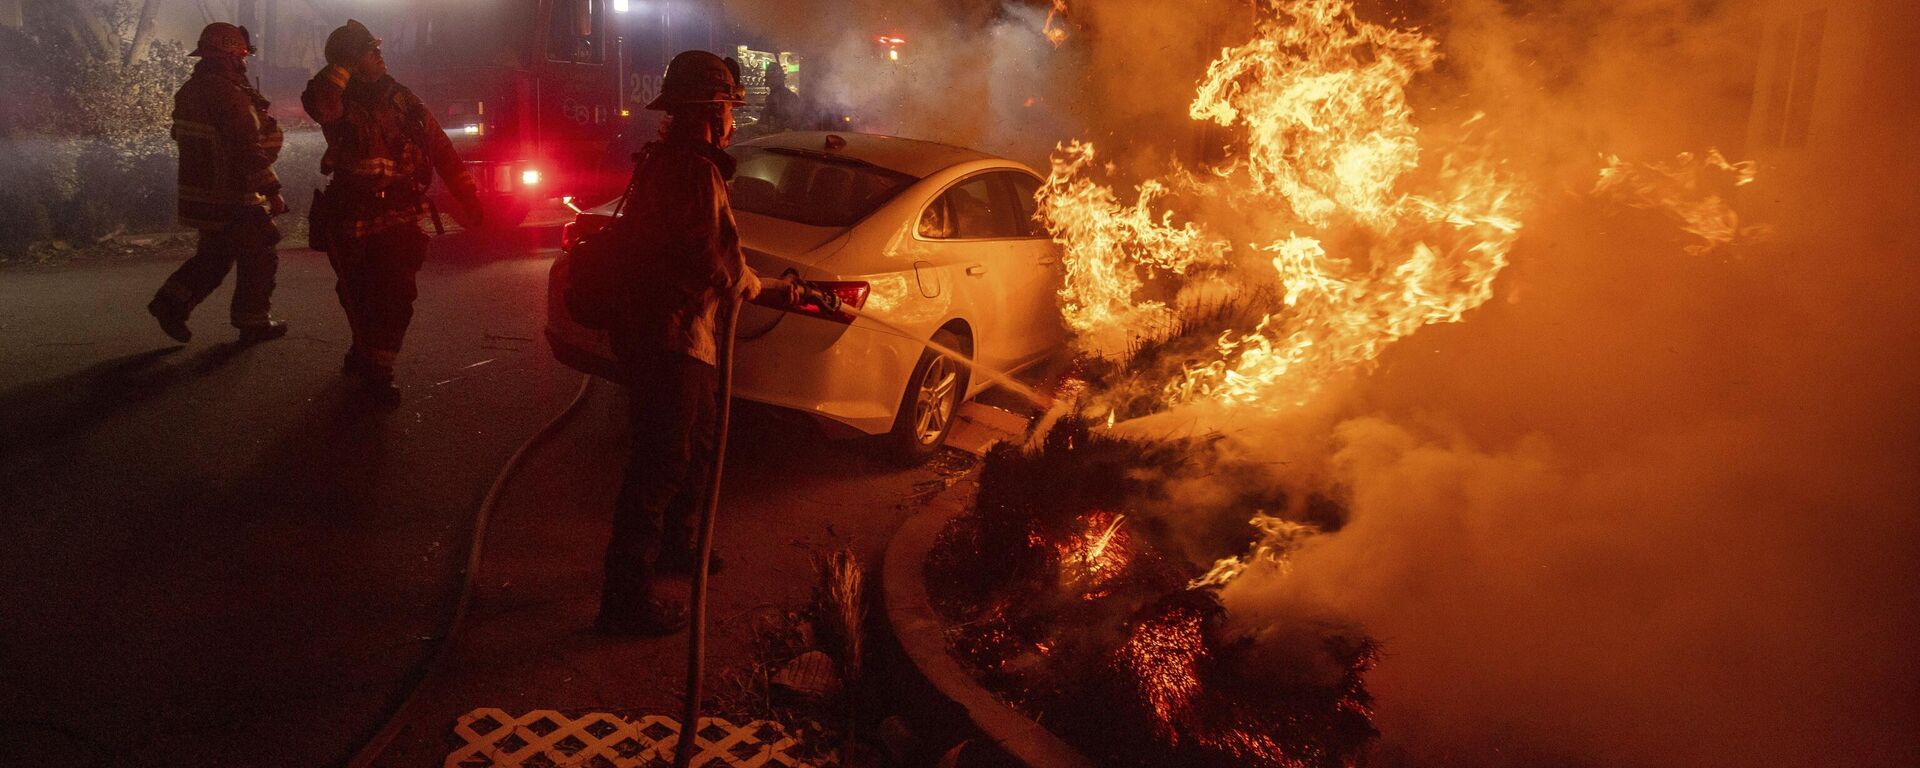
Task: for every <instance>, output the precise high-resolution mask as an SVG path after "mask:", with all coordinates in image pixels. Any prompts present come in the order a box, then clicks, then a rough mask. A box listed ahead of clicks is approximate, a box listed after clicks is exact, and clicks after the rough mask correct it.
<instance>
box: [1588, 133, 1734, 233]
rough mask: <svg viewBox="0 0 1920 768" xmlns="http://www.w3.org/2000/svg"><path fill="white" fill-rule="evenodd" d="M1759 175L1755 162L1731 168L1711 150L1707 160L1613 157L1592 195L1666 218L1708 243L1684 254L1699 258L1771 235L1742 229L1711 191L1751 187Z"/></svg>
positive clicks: (1688, 156)
mask: <svg viewBox="0 0 1920 768" xmlns="http://www.w3.org/2000/svg"><path fill="white" fill-rule="evenodd" d="M1757 171H1758V168H1757V166H1756V164H1755V163H1754V162H1753V161H1752V160H1747V161H1744V162H1739V163H1729V162H1727V158H1726V157H1724V156H1722V155H1721V154H1720V150H1718V149H1709V150H1707V154H1706V155H1705V156H1704V157H1696V156H1695V155H1694V154H1693V153H1692V152H1682V153H1680V155H1679V156H1678V157H1676V158H1674V160H1673V162H1658V161H1655V162H1647V163H1635V162H1629V161H1625V160H1621V159H1620V158H1619V157H1615V156H1611V155H1610V156H1608V157H1607V167H1605V168H1602V169H1601V170H1600V180H1599V181H1598V182H1595V183H1594V185H1593V194H1594V195H1595V196H1597V197H1601V198H1603V199H1609V200H1614V201H1616V202H1619V203H1621V204H1623V205H1626V206H1628V207H1631V208H1641V209H1649V210H1657V211H1662V212H1664V213H1666V214H1667V216H1668V217H1669V218H1671V219H1673V220H1674V221H1675V222H1677V223H1678V224H1679V225H1680V228H1681V229H1683V230H1685V231H1687V232H1689V233H1691V234H1694V235H1697V236H1699V237H1700V239H1701V240H1704V241H1706V243H1705V244H1704V245H1691V246H1688V247H1687V249H1686V251H1687V253H1690V254H1694V255H1701V254H1706V253H1710V252H1712V251H1713V250H1714V249H1716V248H1719V247H1721V246H1725V245H1731V244H1734V243H1737V242H1744V241H1751V240H1754V239H1758V238H1761V237H1765V236H1766V235H1767V233H1768V228H1767V227H1765V226H1746V227H1743V226H1741V225H1740V215H1739V214H1738V213H1735V212H1734V210H1733V207H1732V206H1731V205H1729V204H1728V203H1727V201H1726V200H1725V199H1723V198H1721V197H1720V195H1718V194H1716V193H1715V192H1713V191H1712V189H1711V187H1712V185H1713V184H1715V183H1723V184H1726V185H1728V186H1732V187H1743V186H1746V185H1748V184H1752V183H1753V180H1754V177H1755V175H1756V173H1757Z"/></svg>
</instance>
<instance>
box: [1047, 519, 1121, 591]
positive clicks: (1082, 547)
mask: <svg viewBox="0 0 1920 768" xmlns="http://www.w3.org/2000/svg"><path fill="white" fill-rule="evenodd" d="M1126 521H1127V516H1126V515H1116V514H1114V513H1112V512H1094V513H1093V514H1090V515H1085V516H1083V517H1081V518H1080V520H1079V523H1080V524H1081V527H1082V532H1081V533H1079V534H1076V535H1074V536H1073V537H1071V538H1069V539H1068V540H1067V541H1065V542H1062V543H1061V544H1060V545H1059V547H1058V551H1059V553H1060V572H1061V575H1062V576H1063V577H1064V578H1065V580H1066V581H1067V582H1068V583H1069V584H1070V585H1073V586H1076V587H1079V588H1080V590H1081V595H1080V596H1081V598H1082V599H1086V600H1095V599H1098V598H1100V597H1103V596H1105V594H1106V593H1105V591H1104V590H1102V589H1101V587H1102V586H1104V585H1105V584H1107V583H1108V582H1110V581H1112V580H1113V579H1114V577H1116V576H1119V575H1120V573H1121V572H1122V571H1124V570H1126V568H1127V563H1128V562H1130V561H1131V560H1132V559H1133V554H1132V542H1131V539H1130V537H1129V536H1128V535H1127V534H1126V533H1125V532H1124V531H1122V530H1121V528H1120V525H1121V524H1122V523H1125V522H1126Z"/></svg>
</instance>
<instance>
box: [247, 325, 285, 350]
mask: <svg viewBox="0 0 1920 768" xmlns="http://www.w3.org/2000/svg"><path fill="white" fill-rule="evenodd" d="M285 335H287V321H285V320H268V321H266V322H264V323H261V324H259V325H248V326H242V327H241V328H240V343H241V344H258V343H260V342H263V341H273V340H274V339H277V338H280V337H282V336H285Z"/></svg>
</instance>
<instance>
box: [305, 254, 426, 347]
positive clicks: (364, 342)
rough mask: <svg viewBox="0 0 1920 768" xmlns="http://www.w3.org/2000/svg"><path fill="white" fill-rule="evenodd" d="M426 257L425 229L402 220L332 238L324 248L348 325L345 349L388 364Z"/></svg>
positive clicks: (406, 320)
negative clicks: (386, 226) (348, 339)
mask: <svg viewBox="0 0 1920 768" xmlns="http://www.w3.org/2000/svg"><path fill="white" fill-rule="evenodd" d="M426 259H427V234H426V233H425V232H422V231H420V228H419V227H418V226H417V225H413V224H407V225H402V226H398V227H394V228H392V229H387V230H383V231H380V232H375V233H373V234H371V235H367V236H366V237H356V238H335V239H334V241H333V243H332V247H331V248H330V249H329V250H328V251H327V261H328V262H329V263H331V264H332V265H333V274H334V276H335V277H336V278H338V280H337V281H336V282H335V283H334V292H335V293H337V294H339V295H340V308H341V309H344V310H346V312H347V326H348V327H349V328H351V329H352V330H353V348H352V349H350V350H348V354H349V355H352V356H355V357H357V358H359V359H360V360H361V361H363V362H366V363H370V364H372V365H373V366H375V367H378V368H385V369H390V368H392V367H393V361H394V359H395V358H397V357H399V356H400V344H401V342H403V341H405V340H406V338H407V326H408V324H410V323H412V322H413V300H414V298H415V297H417V296H419V289H418V287H417V286H416V285H415V282H414V278H415V276H416V275H417V274H419V272H420V265H421V264H422V263H424V262H425V261H426Z"/></svg>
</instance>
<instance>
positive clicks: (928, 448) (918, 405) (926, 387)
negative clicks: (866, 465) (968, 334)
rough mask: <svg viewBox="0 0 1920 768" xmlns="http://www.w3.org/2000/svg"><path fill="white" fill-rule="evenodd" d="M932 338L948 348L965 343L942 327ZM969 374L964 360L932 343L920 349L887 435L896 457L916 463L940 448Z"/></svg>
mask: <svg viewBox="0 0 1920 768" xmlns="http://www.w3.org/2000/svg"><path fill="white" fill-rule="evenodd" d="M933 342H934V343H935V344H939V345H940V346H943V347H947V348H948V349H963V348H964V344H965V343H964V342H963V341H962V340H961V339H960V336H959V335H958V334H955V333H953V332H952V331H945V330H943V331H940V332H939V333H936V334H934V335H933ZM968 374H969V370H968V368H967V366H966V365H965V364H963V363H960V362H958V361H956V360H954V359H953V358H950V357H948V356H946V355H945V354H942V353H940V352H938V351H936V350H935V349H934V348H932V347H928V348H927V349H925V350H924V351H922V352H921V353H920V362H918V363H915V364H914V366H913V375H912V376H910V377H908V378H907V391H906V392H905V393H904V394H903V395H902V396H901V398H900V410H899V412H898V414H897V415H896V416H895V417H894V422H893V434H891V435H889V436H888V438H889V442H890V443H891V444H892V445H891V452H892V453H893V454H894V456H895V457H897V458H899V459H900V460H901V461H903V462H906V463H910V464H917V463H919V462H922V461H926V460H927V459H929V458H932V457H933V455H934V454H936V453H939V452H940V447H941V446H942V445H945V444H946V442H947V433H948V432H951V431H952V430H953V421H954V419H955V418H957V417H958V416H959V413H960V404H961V403H962V402H963V401H965V400H966V398H967V381H968V378H969V376H968Z"/></svg>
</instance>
